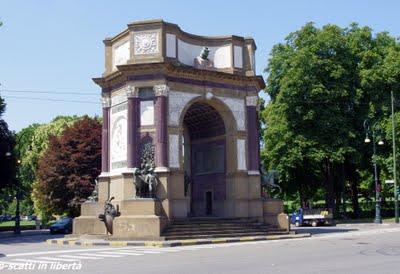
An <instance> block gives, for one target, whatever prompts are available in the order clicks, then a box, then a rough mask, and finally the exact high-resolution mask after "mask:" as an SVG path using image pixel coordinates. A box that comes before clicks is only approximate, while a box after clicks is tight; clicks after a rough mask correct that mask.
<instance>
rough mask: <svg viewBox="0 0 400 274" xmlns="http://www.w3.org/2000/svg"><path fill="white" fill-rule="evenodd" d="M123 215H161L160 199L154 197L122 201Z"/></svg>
mask: <svg viewBox="0 0 400 274" xmlns="http://www.w3.org/2000/svg"><path fill="white" fill-rule="evenodd" d="M120 205H121V206H120V212H121V216H125V215H156V216H160V215H161V204H160V201H158V200H156V199H152V198H138V199H129V200H124V201H121V203H120Z"/></svg>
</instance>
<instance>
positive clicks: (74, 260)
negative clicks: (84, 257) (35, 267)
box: [37, 257, 79, 262]
mask: <svg viewBox="0 0 400 274" xmlns="http://www.w3.org/2000/svg"><path fill="white" fill-rule="evenodd" d="M37 259H41V260H49V261H60V262H76V261H79V259H63V258H57V257H54V258H51V257H38V258H37Z"/></svg>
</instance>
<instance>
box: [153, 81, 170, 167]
mask: <svg viewBox="0 0 400 274" xmlns="http://www.w3.org/2000/svg"><path fill="white" fill-rule="evenodd" d="M168 91H169V88H168V86H167V85H156V86H154V94H155V96H156V100H155V101H156V102H155V110H154V115H155V127H156V138H155V139H156V140H155V146H156V148H155V162H156V167H157V168H158V169H160V168H166V169H167V168H168V128H167V117H168V105H167V104H168V101H167V99H168Z"/></svg>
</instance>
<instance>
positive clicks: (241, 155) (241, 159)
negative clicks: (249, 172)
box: [237, 139, 247, 170]
mask: <svg viewBox="0 0 400 274" xmlns="http://www.w3.org/2000/svg"><path fill="white" fill-rule="evenodd" d="M237 167H238V170H246V169H247V167H246V140H244V139H237Z"/></svg>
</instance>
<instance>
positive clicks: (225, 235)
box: [164, 232, 271, 241]
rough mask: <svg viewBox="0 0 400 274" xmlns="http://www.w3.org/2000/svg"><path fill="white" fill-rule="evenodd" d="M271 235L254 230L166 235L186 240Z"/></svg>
mask: <svg viewBox="0 0 400 274" xmlns="http://www.w3.org/2000/svg"><path fill="white" fill-rule="evenodd" d="M265 235H271V233H266V232H252V233H218V234H192V235H172V236H168V235H167V236H164V237H165V240H167V241H169V240H185V239H207V238H233V237H251V236H265Z"/></svg>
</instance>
